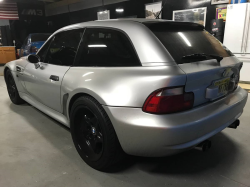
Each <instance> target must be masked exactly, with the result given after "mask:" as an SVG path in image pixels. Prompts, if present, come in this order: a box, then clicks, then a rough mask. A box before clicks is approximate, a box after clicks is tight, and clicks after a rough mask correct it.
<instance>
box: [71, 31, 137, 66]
mask: <svg viewBox="0 0 250 187" xmlns="http://www.w3.org/2000/svg"><path fill="white" fill-rule="evenodd" d="M74 65H75V66H101V67H105V66H109V67H119V66H141V63H140V61H139V59H138V57H137V54H136V52H135V50H134V48H133V46H132V44H131V42H130V41H129V39H128V38H127V36H126V35H125V34H123V33H122V32H120V31H117V30H112V29H104V28H103V29H99V28H89V29H86V32H85V33H84V36H83V41H82V44H81V48H80V49H79V58H77V60H76V63H75V64H74Z"/></svg>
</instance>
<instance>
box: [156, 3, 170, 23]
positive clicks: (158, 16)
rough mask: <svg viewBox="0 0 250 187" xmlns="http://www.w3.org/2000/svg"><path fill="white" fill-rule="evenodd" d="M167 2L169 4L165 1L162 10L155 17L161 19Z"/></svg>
mask: <svg viewBox="0 0 250 187" xmlns="http://www.w3.org/2000/svg"><path fill="white" fill-rule="evenodd" d="M166 4H167V0H166V1H165V3H164V5H163V6H162V8H161V11H160V12H159V13H158V15H157V16H155V19H160V15H161V13H162V10H163V8H164V7H165V5H166Z"/></svg>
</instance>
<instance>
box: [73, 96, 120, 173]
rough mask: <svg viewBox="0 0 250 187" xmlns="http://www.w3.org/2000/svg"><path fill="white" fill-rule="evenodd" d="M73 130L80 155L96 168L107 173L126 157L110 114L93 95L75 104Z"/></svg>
mask: <svg viewBox="0 0 250 187" xmlns="http://www.w3.org/2000/svg"><path fill="white" fill-rule="evenodd" d="M70 130H71V134H72V139H73V142H74V144H75V147H76V150H77V152H78V153H79V155H80V156H81V157H82V159H83V160H84V161H85V162H86V163H87V164H88V165H89V166H91V167H92V168H94V169H97V170H100V171H107V170H109V169H110V168H112V166H113V165H114V164H116V163H117V162H119V161H121V160H122V159H123V158H124V156H125V154H124V152H123V150H122V148H121V146H120V143H119V141H118V138H117V135H116V132H115V129H114V127H113V125H112V123H111V121H110V119H109V117H108V115H107V114H106V112H105V110H104V109H103V107H102V106H101V105H100V104H99V103H98V102H97V101H96V100H95V99H94V98H92V97H90V96H81V97H79V98H78V99H77V100H76V101H75V102H74V103H73V106H72V108H71V111H70Z"/></svg>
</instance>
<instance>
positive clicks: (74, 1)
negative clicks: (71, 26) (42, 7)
mask: <svg viewBox="0 0 250 187" xmlns="http://www.w3.org/2000/svg"><path fill="white" fill-rule="evenodd" d="M123 1H128V0H70V1H69V0H64V1H62V2H58V3H53V4H49V5H47V6H46V15H47V16H53V15H58V14H63V13H68V12H75V11H79V10H84V9H89V8H93V7H98V6H103V5H109V4H114V3H119V2H123Z"/></svg>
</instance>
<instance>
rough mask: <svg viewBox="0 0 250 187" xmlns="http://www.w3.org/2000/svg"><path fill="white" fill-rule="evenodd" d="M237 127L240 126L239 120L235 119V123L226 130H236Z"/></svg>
mask: <svg viewBox="0 0 250 187" xmlns="http://www.w3.org/2000/svg"><path fill="white" fill-rule="evenodd" d="M238 126H240V120H238V119H237V120H236V121H235V122H233V123H232V124H231V125H229V126H228V128H231V129H237V127H238Z"/></svg>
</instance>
